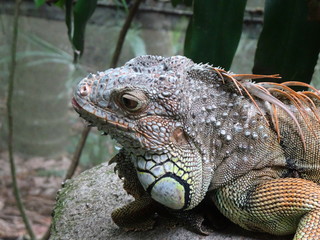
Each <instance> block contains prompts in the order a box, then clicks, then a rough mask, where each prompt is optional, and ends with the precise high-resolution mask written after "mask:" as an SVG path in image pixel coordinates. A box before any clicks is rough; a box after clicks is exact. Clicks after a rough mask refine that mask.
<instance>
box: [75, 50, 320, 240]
mask: <svg viewBox="0 0 320 240" xmlns="http://www.w3.org/2000/svg"><path fill="white" fill-rule="evenodd" d="M265 77H268V76H265V75H250V74H234V73H231V72H227V71H225V70H223V69H221V68H215V67H212V66H210V65H208V64H195V63H194V62H193V61H192V60H190V59H188V58H186V57H183V56H173V57H168V58H164V57H160V56H150V55H148V56H140V57H136V58H134V59H132V60H130V61H128V62H127V63H126V64H125V65H124V66H122V67H119V68H115V69H109V70H106V71H105V72H98V73H97V74H89V75H88V76H87V77H86V78H84V79H83V80H82V81H81V82H80V83H79V85H78V87H77V88H76V90H75V93H74V97H73V99H72V103H73V106H74V108H75V110H76V111H77V112H78V113H79V114H80V116H81V117H82V118H84V119H85V120H86V121H88V122H89V123H90V124H92V125H94V126H97V128H98V129H99V130H101V131H103V132H104V133H105V134H109V135H111V137H113V138H114V139H116V140H117V142H118V143H119V144H121V145H122V146H123V148H122V150H121V151H120V152H119V154H118V155H117V156H116V157H115V158H114V159H113V160H112V162H116V163H117V166H116V167H115V168H116V170H118V174H119V176H120V177H121V178H124V188H125V189H126V190H127V192H128V193H130V194H132V195H133V196H134V197H135V201H134V202H132V203H130V204H128V205H127V206H124V207H122V208H120V209H117V210H115V211H114V212H113V214H112V218H113V220H114V221H115V223H116V224H118V225H119V226H121V227H124V228H126V229H133V230H140V229H148V228H151V227H152V226H153V223H154V215H155V214H156V213H159V212H161V211H169V212H171V213H173V215H176V216H178V217H180V218H181V219H185V220H186V222H189V223H191V224H193V225H194V226H195V227H196V228H198V229H199V231H200V232H201V231H202V229H201V224H202V220H203V219H202V220H201V217H199V216H198V215H197V214H196V213H195V212H193V209H196V207H197V206H198V205H199V204H200V203H201V202H203V201H204V200H206V201H210V202H212V203H214V205H215V206H216V207H217V208H218V209H219V211H220V212H221V213H222V214H223V215H225V216H226V217H227V218H229V219H230V220H231V221H233V222H234V223H236V224H238V225H240V226H241V227H243V228H245V229H248V230H252V231H262V232H268V233H270V234H274V235H286V234H292V233H295V236H294V239H320V186H319V183H320V177H319V176H320V159H319V156H320V155H319V149H320V141H319V139H320V131H319V130H320V115H319V108H318V107H319V106H320V94H319V92H318V91H317V90H316V89H314V88H312V87H311V86H309V85H307V84H305V83H301V82H285V83H281V84H278V83H271V82H264V83H254V82H253V81H252V80H251V79H255V78H265ZM269 77H271V78H277V77H278V75H271V76H269ZM298 85H299V86H308V87H310V88H312V91H311V90H310V91H304V92H296V91H294V90H292V88H290V87H291V86H298Z"/></svg>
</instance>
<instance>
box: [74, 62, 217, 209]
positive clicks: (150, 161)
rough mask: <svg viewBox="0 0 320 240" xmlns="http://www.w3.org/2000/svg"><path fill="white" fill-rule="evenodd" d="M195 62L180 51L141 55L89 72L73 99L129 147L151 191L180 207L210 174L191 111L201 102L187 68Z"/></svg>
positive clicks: (190, 203) (195, 197)
mask: <svg viewBox="0 0 320 240" xmlns="http://www.w3.org/2000/svg"><path fill="white" fill-rule="evenodd" d="M194 65H195V64H194V63H193V62H192V61H191V60H190V59H188V58H185V57H182V56H175V57H170V58H162V57H156V56H142V57H137V58H135V59H133V60H131V61H129V62H127V63H126V64H125V65H124V66H123V67H120V68H115V69H109V70H107V71H105V72H99V73H97V74H90V75H89V76H87V77H86V78H84V79H83V80H82V81H81V82H80V83H79V85H78V87H77V89H76V91H75V93H74V98H73V100H72V103H73V106H74V108H75V110H76V111H77V112H78V113H79V114H80V116H81V117H82V118H84V119H85V120H86V121H88V122H90V123H91V124H93V125H95V126H97V127H98V129H99V130H101V131H103V132H106V133H107V134H110V135H111V136H112V137H113V138H114V139H116V140H117V141H118V142H119V143H120V144H121V145H122V146H123V147H124V148H125V149H126V151H128V152H130V154H131V156H132V161H133V163H134V166H135V168H136V171H137V175H138V178H139V180H140V182H141V184H142V186H143V187H144V189H145V190H146V191H147V192H148V193H149V194H150V195H151V197H152V198H153V199H154V200H156V201H158V202H160V203H161V204H163V205H165V206H167V207H169V208H172V209H177V210H185V209H191V208H193V207H194V206H196V205H197V204H198V203H199V202H200V201H201V200H202V199H203V198H204V195H205V193H206V191H207V189H208V186H209V183H210V180H211V168H210V166H209V161H208V157H207V156H208V154H209V153H208V152H207V151H206V150H205V149H203V148H202V147H201V144H199V139H200V138H203V136H198V134H197V132H196V131H194V130H195V127H194V126H193V127H192V124H195V122H196V121H199V120H197V119H198V116H191V115H192V114H191V111H190V110H191V107H192V108H198V106H197V105H194V104H195V102H196V99H194V95H196V94H191V92H190V88H194V89H193V90H194V91H193V92H194V93H196V91H195V90H196V88H199V89H200V88H202V87H203V86H202V85H201V84H200V83H198V82H197V81H194V79H193V78H192V77H191V75H190V72H188V69H190V68H192V67H193V66H194ZM199 84H200V85H199ZM199 94H200V95H201V92H199ZM193 115H194V113H193ZM191 118H192V119H195V120H193V121H192V120H190V119H191ZM191 128H192V129H191ZM197 139H198V140H197Z"/></svg>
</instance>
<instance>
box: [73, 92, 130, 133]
mask: <svg viewBox="0 0 320 240" xmlns="http://www.w3.org/2000/svg"><path fill="white" fill-rule="evenodd" d="M71 103H72V106H73V108H74V109H75V111H76V112H77V113H79V115H80V116H81V117H82V118H84V119H85V120H86V121H88V122H89V123H92V122H95V123H98V125H97V127H98V129H99V130H102V125H110V126H112V127H115V128H117V129H119V130H122V131H123V130H124V131H130V127H129V124H126V123H121V122H120V121H118V120H117V117H116V116H115V115H114V114H113V113H112V111H108V109H100V108H97V106H91V104H90V103H89V102H86V101H84V100H83V99H79V98H78V97H77V96H74V97H73V98H72V100H71ZM103 130H106V128H104V129H103ZM131 131H133V129H131Z"/></svg>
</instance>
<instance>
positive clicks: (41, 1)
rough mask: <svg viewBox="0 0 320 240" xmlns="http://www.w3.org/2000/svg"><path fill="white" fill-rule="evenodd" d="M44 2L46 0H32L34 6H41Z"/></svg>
mask: <svg viewBox="0 0 320 240" xmlns="http://www.w3.org/2000/svg"><path fill="white" fill-rule="evenodd" d="M45 2H46V0H34V3H35V4H36V7H40V6H42V5H43V4H44V3H45Z"/></svg>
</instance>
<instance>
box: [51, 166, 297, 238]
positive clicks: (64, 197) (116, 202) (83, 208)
mask: <svg viewBox="0 0 320 240" xmlns="http://www.w3.org/2000/svg"><path fill="white" fill-rule="evenodd" d="M113 168H114V165H111V166H109V165H108V163H103V164H101V165H99V166H97V167H94V168H92V169H90V170H87V171H85V172H83V173H82V174H80V175H79V176H78V177H76V178H75V179H73V180H69V181H68V182H66V183H65V184H64V187H63V188H62V189H61V190H60V191H59V194H58V199H57V203H56V206H55V210H54V218H53V226H52V230H51V237H50V239H51V240H55V239H61V240H63V239H68V240H73V239H82V240H86V239H95V240H102V239H103V240H105V239H113V240H118V239H119V240H120V239H121V240H122V239H142V240H144V239H148V240H149V239H161V240H162V239H175V240H180V239H181V240H182V239H183V240H184V239H194V240H198V239H205V240H240V239H241V240H244V239H248V240H253V239H255V240H257V239H261V240H267V239H275V240H289V239H291V238H292V237H290V236H289V237H275V236H271V235H268V234H263V233H252V232H248V231H245V230H243V229H241V228H240V227H238V226H235V225H233V224H231V223H230V224H229V225H228V227H227V228H225V229H223V230H222V231H220V230H219V231H212V233H211V234H210V235H209V236H202V235H199V234H196V233H193V232H191V231H189V230H187V229H185V228H184V227H180V226H179V227H174V228H168V227H167V226H165V224H163V223H161V221H160V223H159V224H158V225H157V226H156V227H155V229H153V230H149V231H144V232H125V231H124V230H122V229H119V228H118V227H117V226H116V225H115V224H114V223H113V221H112V219H111V212H112V211H113V210H114V209H116V208H118V207H120V206H122V205H124V204H126V203H128V202H130V201H132V198H131V196H129V195H127V193H126V192H125V191H124V190H123V189H122V182H121V180H120V179H119V178H118V176H117V175H116V174H114V173H113Z"/></svg>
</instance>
